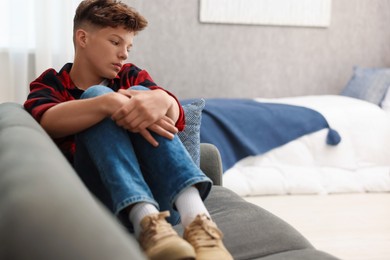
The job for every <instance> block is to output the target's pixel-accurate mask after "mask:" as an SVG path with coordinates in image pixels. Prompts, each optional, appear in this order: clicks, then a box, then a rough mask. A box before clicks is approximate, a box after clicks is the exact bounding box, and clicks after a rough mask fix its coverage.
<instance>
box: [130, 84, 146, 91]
mask: <svg viewBox="0 0 390 260" xmlns="http://www.w3.org/2000/svg"><path fill="white" fill-rule="evenodd" d="M130 89H131V90H150V89H148V88H147V87H144V86H141V85H136V86H132V87H131V88H130Z"/></svg>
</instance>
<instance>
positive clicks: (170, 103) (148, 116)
mask: <svg viewBox="0 0 390 260" xmlns="http://www.w3.org/2000/svg"><path fill="white" fill-rule="evenodd" d="M119 93H121V94H123V95H125V96H127V97H129V98H130V101H129V102H128V103H127V104H126V105H124V106H123V107H121V108H120V109H119V110H118V111H116V112H115V113H114V114H113V115H112V117H111V118H112V119H113V120H114V121H115V122H116V123H117V124H118V125H119V126H121V127H124V128H126V129H128V130H129V131H131V132H139V133H141V134H142V135H143V136H144V137H145V138H146V139H147V140H148V141H149V140H150V139H151V138H152V137H151V135H150V133H149V131H148V130H151V131H153V132H155V133H157V134H159V135H162V136H164V137H166V138H169V139H172V138H173V134H175V133H177V132H178V129H177V128H176V127H175V123H176V121H177V120H178V118H179V115H180V108H179V105H178V103H177V101H176V99H175V98H173V97H172V96H171V95H169V94H168V93H167V92H166V91H164V90H162V89H155V90H152V91H139V90H131V89H129V90H120V91H119ZM149 142H150V141H149ZM152 144H153V145H154V146H157V145H158V143H156V142H155V143H152Z"/></svg>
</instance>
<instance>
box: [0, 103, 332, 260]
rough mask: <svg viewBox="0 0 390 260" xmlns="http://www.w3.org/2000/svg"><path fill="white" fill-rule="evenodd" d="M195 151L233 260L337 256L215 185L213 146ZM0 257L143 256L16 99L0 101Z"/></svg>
mask: <svg viewBox="0 0 390 260" xmlns="http://www.w3.org/2000/svg"><path fill="white" fill-rule="evenodd" d="M201 150H202V151H201V167H202V169H203V170H204V171H205V173H206V174H208V175H210V176H211V178H213V180H214V182H215V184H217V185H215V186H214V187H213V189H212V192H211V194H210V196H209V198H208V199H207V200H206V206H207V207H208V209H209V210H210V213H211V215H212V218H213V219H214V220H215V221H216V222H217V223H218V226H219V227H220V228H221V229H222V231H223V232H224V234H225V237H224V242H225V245H226V247H227V248H228V249H229V251H230V252H231V253H232V254H233V256H234V258H235V259H263V260H274V259H275V260H276V259H289V260H293V259H299V260H304V259H315V260H321V259H336V258H335V257H333V256H331V255H329V254H327V253H324V252H321V251H319V250H316V249H315V248H314V247H313V246H312V245H311V244H310V243H309V242H308V241H307V240H306V239H305V238H304V237H303V236H302V235H301V234H300V233H299V232H297V231H296V230H295V229H294V228H293V227H291V226H290V225H288V224H287V223H286V222H284V221H283V220H281V219H279V218H278V217H276V216H274V215H272V214H271V213H269V212H267V211H266V210H264V209H262V208H260V207H257V206H255V205H253V204H250V203H248V202H246V201H245V200H243V199H242V198H240V197H239V196H237V195H236V194H234V193H233V192H231V191H229V190H227V189H226V188H223V187H222V186H220V184H221V166H220V158H219V154H218V151H217V150H216V149H215V147H213V146H211V145H206V144H202V148H201ZM175 228H176V229H177V230H178V231H179V232H182V230H181V227H180V225H179V226H177V227H175ZM0 259H11V260H19V259H34V260H35V259H56V260H60V259H69V260H70V259H72V260H75V259H85V260H89V259H91V260H92V259H93V260H99V259H102V260H103V259H104V260H108V259H110V260H112V259H118V260H120V259H144V256H143V254H142V252H141V251H140V249H139V247H138V244H137V242H136V241H135V240H134V238H133V237H132V235H131V234H129V233H128V232H127V231H126V229H125V228H124V227H123V226H122V225H121V224H120V223H119V221H118V220H117V219H116V218H115V217H114V216H113V215H112V214H111V213H110V212H109V211H108V210H106V209H105V207H104V206H102V205H101V204H100V203H99V202H98V201H97V200H96V199H95V198H94V197H93V196H92V195H91V194H90V193H89V192H88V190H87V189H86V188H85V186H84V185H83V183H82V182H81V181H80V180H79V178H78V176H77V175H76V174H75V172H74V170H73V168H72V167H71V166H70V165H69V164H68V162H67V161H66V159H65V158H64V157H63V155H62V154H61V152H60V151H59V150H58V149H57V147H56V146H55V144H54V143H53V142H52V141H51V139H50V138H49V136H48V135H47V134H46V133H45V132H44V130H43V129H42V128H41V127H40V126H39V124H37V122H36V121H35V120H34V119H33V118H32V117H31V116H30V115H29V114H28V113H27V112H26V111H25V110H24V109H23V107H22V106H21V105H19V104H16V103H3V104H0Z"/></svg>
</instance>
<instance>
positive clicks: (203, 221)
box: [185, 216, 223, 249]
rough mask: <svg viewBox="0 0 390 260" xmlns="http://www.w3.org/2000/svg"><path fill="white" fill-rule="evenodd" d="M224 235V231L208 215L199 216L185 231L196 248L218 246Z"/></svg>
mask: <svg viewBox="0 0 390 260" xmlns="http://www.w3.org/2000/svg"><path fill="white" fill-rule="evenodd" d="M222 236H223V235H222V232H221V231H220V230H219V229H218V228H217V226H216V225H215V224H214V222H212V221H211V220H210V219H208V218H207V217H206V216H203V217H199V218H197V219H196V220H195V221H194V222H193V223H192V224H191V225H190V226H188V227H187V228H186V231H185V237H186V238H187V240H188V242H190V244H191V245H192V246H193V247H194V248H195V249H197V248H200V247H216V246H218V245H219V242H220V241H221V240H222Z"/></svg>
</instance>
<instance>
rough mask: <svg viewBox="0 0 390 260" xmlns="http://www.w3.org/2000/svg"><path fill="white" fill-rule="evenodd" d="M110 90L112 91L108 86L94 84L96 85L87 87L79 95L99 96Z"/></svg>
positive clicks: (84, 96) (83, 96) (86, 96)
mask: <svg viewBox="0 0 390 260" xmlns="http://www.w3.org/2000/svg"><path fill="white" fill-rule="evenodd" d="M111 92H114V91H113V90H112V89H110V88H109V87H106V86H102V85H96V86H92V87H89V88H88V89H87V90H85V91H84V93H83V94H82V95H81V98H92V97H97V96H101V95H104V94H107V93H111Z"/></svg>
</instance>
